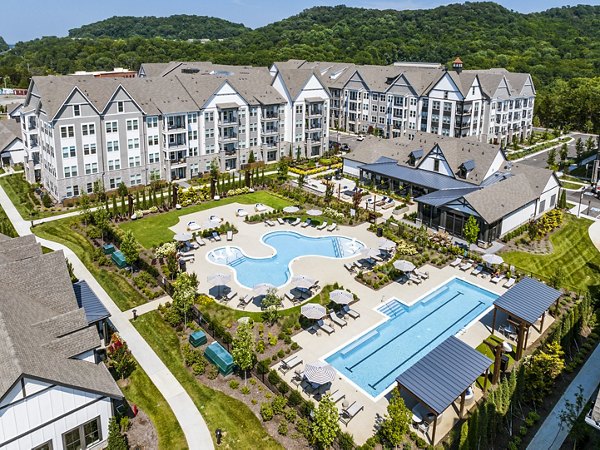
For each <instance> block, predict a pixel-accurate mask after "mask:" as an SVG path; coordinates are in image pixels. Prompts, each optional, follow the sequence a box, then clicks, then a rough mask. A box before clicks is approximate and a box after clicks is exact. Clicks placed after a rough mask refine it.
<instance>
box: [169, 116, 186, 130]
mask: <svg viewBox="0 0 600 450" xmlns="http://www.w3.org/2000/svg"><path fill="white" fill-rule="evenodd" d="M165 123H166V125H167V131H173V130H182V129H185V116H170V117H167V120H166V121H165Z"/></svg>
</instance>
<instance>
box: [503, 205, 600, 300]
mask: <svg viewBox="0 0 600 450" xmlns="http://www.w3.org/2000/svg"><path fill="white" fill-rule="evenodd" d="M591 224H592V221H591V220H588V219H576V218H575V217H573V216H570V215H568V214H567V215H565V224H564V225H563V226H562V227H561V229H560V230H558V231H557V232H556V233H554V234H553V235H552V236H550V241H551V242H552V245H553V247H554V250H553V252H552V253H551V254H549V255H532V254H531V253H527V252H518V251H512V252H507V253H503V254H502V257H503V258H504V261H505V262H506V263H508V264H512V265H514V266H515V267H517V268H518V269H520V270H522V271H524V272H526V273H528V274H533V275H534V276H539V277H540V278H542V279H546V280H548V279H552V277H553V276H554V274H555V273H556V272H557V270H558V269H559V268H560V269H561V270H562V272H563V275H564V277H563V280H562V283H561V285H562V286H563V287H566V288H570V289H573V290H575V291H577V292H583V291H584V290H585V289H590V288H592V287H593V286H598V285H600V253H599V252H598V250H597V249H596V247H595V246H594V244H593V243H592V240H591V239H590V237H589V234H588V228H589V227H590V225H591ZM598 287H600V286H598Z"/></svg>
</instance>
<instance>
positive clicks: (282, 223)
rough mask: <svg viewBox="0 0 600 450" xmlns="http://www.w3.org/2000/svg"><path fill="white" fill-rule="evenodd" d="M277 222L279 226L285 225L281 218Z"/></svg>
mask: <svg viewBox="0 0 600 450" xmlns="http://www.w3.org/2000/svg"><path fill="white" fill-rule="evenodd" d="M277 222H279V225H285V220H283V219H282V218H281V217H278V218H277Z"/></svg>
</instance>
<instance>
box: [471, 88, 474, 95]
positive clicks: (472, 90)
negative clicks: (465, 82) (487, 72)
mask: <svg viewBox="0 0 600 450" xmlns="http://www.w3.org/2000/svg"><path fill="white" fill-rule="evenodd" d="M471 94H473V95H475V86H473V87H472V88H471Z"/></svg>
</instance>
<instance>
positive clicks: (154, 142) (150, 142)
mask: <svg viewBox="0 0 600 450" xmlns="http://www.w3.org/2000/svg"><path fill="white" fill-rule="evenodd" d="M148 145H158V135H157V136H148Z"/></svg>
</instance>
